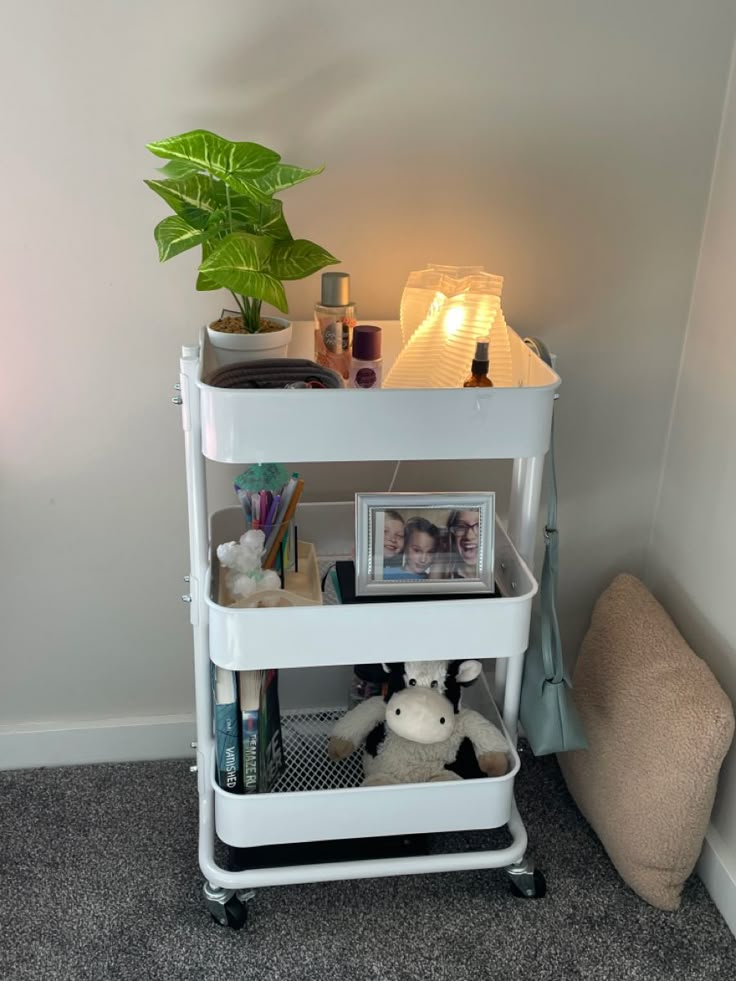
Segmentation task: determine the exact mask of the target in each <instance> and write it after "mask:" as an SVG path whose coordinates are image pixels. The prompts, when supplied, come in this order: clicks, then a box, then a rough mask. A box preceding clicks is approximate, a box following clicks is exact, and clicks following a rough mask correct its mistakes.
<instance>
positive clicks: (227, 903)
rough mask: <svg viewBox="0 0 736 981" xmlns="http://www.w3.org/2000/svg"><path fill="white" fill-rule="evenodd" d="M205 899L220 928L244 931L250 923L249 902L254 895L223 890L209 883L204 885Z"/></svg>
mask: <svg viewBox="0 0 736 981" xmlns="http://www.w3.org/2000/svg"><path fill="white" fill-rule="evenodd" d="M203 891H204V899H205V904H206V906H207V909H208V910H209V911H210V916H211V917H212V919H213V920H214V921H215V923H219V924H220V926H227V927H230V929H231V930H242V929H243V927H244V926H245V924H246V923H247V922H248V905H247V900H248V899H249V898H251V897H252V895H253V894H252V893H246V892H245V891H243V892H241V893H236V892H235V890H233V889H221V888H219V887H218V886H212V885H210V884H209V883H208V882H206V883H205V884H204V890H203Z"/></svg>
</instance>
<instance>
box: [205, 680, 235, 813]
mask: <svg viewBox="0 0 736 981" xmlns="http://www.w3.org/2000/svg"><path fill="white" fill-rule="evenodd" d="M211 677H212V700H213V708H214V729H215V778H216V780H217V785H218V786H219V787H221V788H222V789H223V790H228V791H230V792H231V793H234V794H237V793H240V792H241V779H240V731H239V725H238V723H239V714H240V713H239V708H238V688H237V679H236V676H235V674H234V672H232V671H227V670H226V669H225V668H220V667H218V666H217V665H216V664H212V665H211Z"/></svg>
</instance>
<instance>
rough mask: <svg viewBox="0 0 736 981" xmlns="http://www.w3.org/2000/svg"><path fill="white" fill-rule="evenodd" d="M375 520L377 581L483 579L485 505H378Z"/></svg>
mask: <svg viewBox="0 0 736 981" xmlns="http://www.w3.org/2000/svg"><path fill="white" fill-rule="evenodd" d="M373 520H374V522H375V533H374V537H373V541H374V561H373V569H374V579H379V580H380V579H382V580H383V581H392V580H393V581H397V580H404V581H406V580H414V581H417V580H423V579H439V580H447V579H477V578H478V555H479V549H478V544H479V539H480V524H481V516H480V509H479V508H468V509H466V510H463V511H447V510H445V509H439V508H422V509H416V508H410V509H402V510H394V509H387V510H379V509H376V510H375V511H374V513H373ZM381 525H382V526H383V530H382V532H381Z"/></svg>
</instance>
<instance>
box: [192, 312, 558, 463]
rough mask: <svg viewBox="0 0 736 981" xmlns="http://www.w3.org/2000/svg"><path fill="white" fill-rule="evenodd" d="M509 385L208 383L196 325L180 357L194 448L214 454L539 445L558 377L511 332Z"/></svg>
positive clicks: (511, 452) (391, 344)
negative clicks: (187, 371) (190, 365)
mask: <svg viewBox="0 0 736 981" xmlns="http://www.w3.org/2000/svg"><path fill="white" fill-rule="evenodd" d="M373 322H374V323H378V324H379V325H380V326H381V327H382V328H383V337H384V339H383V349H384V373H386V372H387V371H388V370H389V368H390V367H391V365H392V364H393V361H394V360H395V359H396V357H397V355H398V353H399V351H400V349H401V327H400V324H399V322H398V321H373ZM509 333H510V339H511V350H512V377H513V380H514V385H513V387H504V388H501V387H496V388H487V389H462V388H461V389H454V388H453V389H379V390H368V391H360V390H354V389H334V390H330V389H326V390H314V389H307V390H301V389H291V390H270V391H255V390H234V389H224V388H215V387H213V386H211V385H208V384H207V383H206V381H205V379H206V378H207V377H208V375H209V373H210V372H211V371H212V370H213V369H214V368H216V367H217V360H216V353H215V352H214V350H213V349H212V348H211V347H210V345H209V343H208V341H207V336H206V331H204V330H202V332H201V334H200V339H199V345H198V346H194V347H185V348H184V349H183V352H182V362H185V361H189V362H191V360H192V359H193V360H198V362H199V363H198V370H197V386H198V388H199V393H200V408H201V424H202V452H203V454H204V455H205V456H206V457H207V458H208V459H210V460H214V461H217V462H220V463H238V464H246V463H262V462H266V461H268V460H276V459H279V460H289V461H291V462H294V463H297V462H308V461H311V462H328V461H329V462H338V461H351V460H431V459H442V460H465V459H494V458H495V459H514V458H518V457H532V456H539V455H541V454H543V453H545V452H546V451H547V447H548V445H549V434H550V424H551V419H552V406H553V400H554V394H555V392H556V390H557V388H558V387H559V384H560V379H559V377H558V376H557V375H556V374H555V372H554V371H552V370H551V369H550V368H549V367H548V366H547V365H546V364H545V363H544V362H543V361H541V360H540V359H539V358H538V357H537V356H536V355H535V354H533V353H532V351H531V350H530V349H529V348H528V347H527V345H526V344H524V342H523V341H522V339H521V338H520V337H519V336H518V335H517V334H515V333H514V332H513V331H510V332H509ZM312 345H313V325H312V323H311V321H309V322H307V321H299V322H295V323H294V331H293V340H292V344H291V346H290V348H289V354H290V356H292V357H299V358H301V357H306V358H311V357H312Z"/></svg>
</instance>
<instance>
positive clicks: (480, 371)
mask: <svg viewBox="0 0 736 981" xmlns="http://www.w3.org/2000/svg"><path fill="white" fill-rule="evenodd" d="M489 343H490V342H489V341H488V340H485V341H476V342H475V357H474V358H473V363H472V364H471V366H470V374H469V375H468V377H467V378H466V379H465V381H464V382H463V388H493V382H492V381H491V379H490V378H489V377H488V367H489V361H488V344H489Z"/></svg>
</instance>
